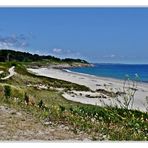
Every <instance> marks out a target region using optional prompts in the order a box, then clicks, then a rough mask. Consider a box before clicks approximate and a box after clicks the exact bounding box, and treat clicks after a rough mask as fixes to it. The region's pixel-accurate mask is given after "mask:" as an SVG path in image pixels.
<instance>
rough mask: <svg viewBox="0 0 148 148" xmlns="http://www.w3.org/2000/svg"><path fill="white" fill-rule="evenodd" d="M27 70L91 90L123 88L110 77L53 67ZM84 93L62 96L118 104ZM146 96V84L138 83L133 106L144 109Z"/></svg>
mask: <svg viewBox="0 0 148 148" xmlns="http://www.w3.org/2000/svg"><path fill="white" fill-rule="evenodd" d="M28 71H30V72H32V73H35V74H36V75H41V76H46V77H51V78H56V79H61V80H65V81H69V82H73V83H76V84H80V85H85V86H87V87H89V88H90V89H91V90H93V91H96V90H97V89H104V90H111V91H114V92H117V91H119V90H122V89H123V81H122V80H117V79H112V78H104V77H97V76H93V75H88V74H81V73H76V72H70V71H65V70H60V69H53V68H40V69H28ZM84 93H85V92H82V93H81V95H80V93H79V92H75V94H72V93H64V94H63V96H64V97H65V98H66V99H68V100H71V101H76V102H81V103H84V104H92V105H102V101H103V102H104V103H105V104H108V105H111V104H114V103H115V104H117V105H118V103H117V102H116V101H115V99H114V100H113V98H111V97H108V98H98V97H96V98H92V97H86V95H85V94H84ZM95 93H97V92H95ZM89 95H92V94H91V92H89ZM95 95H99V94H95ZM147 96H148V84H145V83H138V86H137V91H136V93H135V100H134V105H133V108H134V109H138V110H141V111H146V107H147V106H148V104H147V102H146V97H147ZM119 99H121V100H123V98H121V97H119Z"/></svg>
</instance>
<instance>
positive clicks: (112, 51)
mask: <svg viewBox="0 0 148 148" xmlns="http://www.w3.org/2000/svg"><path fill="white" fill-rule="evenodd" d="M4 48H5V49H16V50H21V51H27V52H31V53H37V54H46V55H47V54H50V55H54V56H58V57H61V58H65V57H72V58H83V59H86V60H88V61H90V62H103V63H104V62H105V63H108V62H109V63H115V62H118V63H148V9H147V8H0V49H4Z"/></svg>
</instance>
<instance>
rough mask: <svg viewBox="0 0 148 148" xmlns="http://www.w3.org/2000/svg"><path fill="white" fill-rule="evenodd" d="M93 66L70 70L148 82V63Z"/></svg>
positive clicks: (71, 69)
mask: <svg viewBox="0 0 148 148" xmlns="http://www.w3.org/2000/svg"><path fill="white" fill-rule="evenodd" d="M93 65H94V66H93V67H77V68H70V69H69V70H70V71H73V72H79V73H84V74H91V75H95V76H101V77H108V78H115V79H120V80H125V79H130V80H136V81H139V82H145V83H148V64H110V63H109V64H106V63H105V64H104V63H101V64H93Z"/></svg>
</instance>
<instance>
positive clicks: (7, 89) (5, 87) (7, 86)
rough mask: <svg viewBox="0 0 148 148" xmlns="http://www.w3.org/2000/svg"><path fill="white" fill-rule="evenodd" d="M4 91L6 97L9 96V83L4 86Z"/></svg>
mask: <svg viewBox="0 0 148 148" xmlns="http://www.w3.org/2000/svg"><path fill="white" fill-rule="evenodd" d="M4 93H5V97H6V98H7V99H8V98H9V97H10V96H11V87H10V86H9V85H5V86H4Z"/></svg>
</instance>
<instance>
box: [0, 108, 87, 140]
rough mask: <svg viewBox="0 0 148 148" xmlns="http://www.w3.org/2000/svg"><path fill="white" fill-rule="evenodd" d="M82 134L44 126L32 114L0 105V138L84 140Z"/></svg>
mask: <svg viewBox="0 0 148 148" xmlns="http://www.w3.org/2000/svg"><path fill="white" fill-rule="evenodd" d="M85 138H86V136H85V135H84V134H81V135H75V134H74V133H73V132H72V131H69V130H68V127H65V126H63V125H60V126H56V127H53V126H49V125H48V126H47V125H46V126H45V125H43V124H41V123H40V122H39V121H37V120H36V119H35V118H33V117H32V115H30V114H27V113H25V112H17V111H16V110H14V109H11V108H8V107H4V106H0V140H9V141H10V140H17V141H18V140H21V141H23V140H25V141H30V140H40V141H42V140H84V139H85Z"/></svg>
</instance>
